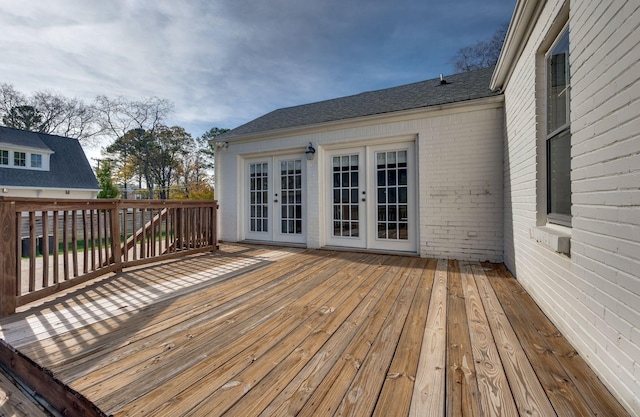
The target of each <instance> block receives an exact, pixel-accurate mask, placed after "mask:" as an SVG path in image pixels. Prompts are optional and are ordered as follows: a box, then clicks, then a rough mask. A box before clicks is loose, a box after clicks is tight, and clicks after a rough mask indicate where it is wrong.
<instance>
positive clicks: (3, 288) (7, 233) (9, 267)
mask: <svg viewBox="0 0 640 417" xmlns="http://www.w3.org/2000/svg"><path fill="white" fill-rule="evenodd" d="M15 205H16V204H15V202H13V201H0V274H2V275H0V317H4V316H8V315H9V314H13V313H15V311H16V285H17V284H16V281H17V271H18V264H17V262H18V260H17V256H18V255H17V245H18V230H17V224H16V210H15Z"/></svg>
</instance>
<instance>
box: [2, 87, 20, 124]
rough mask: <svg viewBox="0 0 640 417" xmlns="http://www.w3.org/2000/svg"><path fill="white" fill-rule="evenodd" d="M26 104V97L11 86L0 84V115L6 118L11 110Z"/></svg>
mask: <svg viewBox="0 0 640 417" xmlns="http://www.w3.org/2000/svg"><path fill="white" fill-rule="evenodd" d="M26 104H27V97H26V96H25V95H24V94H22V93H21V92H19V91H17V90H16V89H15V88H14V87H13V86H12V85H11V84H7V83H2V84H0V115H1V116H2V117H6V116H7V115H9V113H10V112H11V109H13V108H16V107H19V106H24V105H26Z"/></svg>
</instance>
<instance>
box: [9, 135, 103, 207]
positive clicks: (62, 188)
mask: <svg viewBox="0 0 640 417" xmlns="http://www.w3.org/2000/svg"><path fill="white" fill-rule="evenodd" d="M99 192H100V186H99V184H98V181H97V180H96V177H95V175H94V173H93V170H92V169H91V166H90V165H89V161H87V157H86V155H85V154H84V151H83V150H82V147H81V146H80V143H79V142H78V140H77V139H71V138H65V137H61V136H55V135H47V134H44V133H37V132H28V131H24V130H18V129H12V128H8V127H2V126H0V196H11V197H40V198H54V199H58V198H80V199H89V198H95V197H96V196H97V195H98V193H99Z"/></svg>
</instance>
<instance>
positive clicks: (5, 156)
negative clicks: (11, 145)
mask: <svg viewBox="0 0 640 417" xmlns="http://www.w3.org/2000/svg"><path fill="white" fill-rule="evenodd" d="M0 165H9V151H8V150H6V149H0Z"/></svg>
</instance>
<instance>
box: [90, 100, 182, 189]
mask: <svg viewBox="0 0 640 417" xmlns="http://www.w3.org/2000/svg"><path fill="white" fill-rule="evenodd" d="M95 107H96V112H97V120H98V123H99V125H100V127H101V129H102V132H103V134H104V135H106V136H108V137H110V138H111V139H112V140H113V141H114V142H113V144H112V145H111V146H109V147H108V148H107V152H109V153H114V154H116V155H117V156H118V162H119V164H118V165H119V167H118V168H123V167H124V166H125V165H126V164H127V162H129V161H130V159H131V156H133V155H134V154H135V159H136V163H137V166H138V169H139V170H140V176H141V177H144V179H145V182H146V185H147V187H148V188H149V191H150V193H149V194H150V196H153V189H154V185H155V181H154V179H153V176H152V172H151V160H150V158H149V155H151V153H152V151H153V149H152V147H153V143H155V140H156V138H155V136H156V135H157V133H158V130H159V129H160V127H161V126H163V125H164V121H165V120H166V119H167V118H168V117H169V115H170V114H171V113H172V112H173V104H172V103H171V102H170V101H168V100H165V99H160V98H158V97H151V98H148V99H145V100H141V101H130V100H127V99H125V98H124V97H117V98H115V99H111V98H109V97H107V96H98V97H97V98H96V103H95ZM126 181H127V178H126V177H125V178H124V182H125V184H126Z"/></svg>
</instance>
